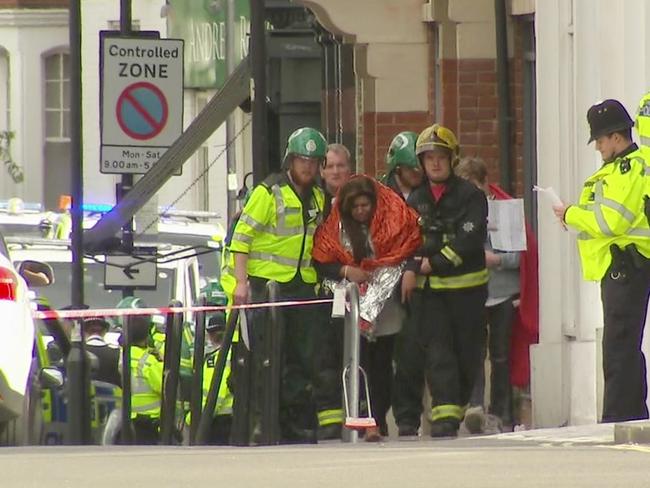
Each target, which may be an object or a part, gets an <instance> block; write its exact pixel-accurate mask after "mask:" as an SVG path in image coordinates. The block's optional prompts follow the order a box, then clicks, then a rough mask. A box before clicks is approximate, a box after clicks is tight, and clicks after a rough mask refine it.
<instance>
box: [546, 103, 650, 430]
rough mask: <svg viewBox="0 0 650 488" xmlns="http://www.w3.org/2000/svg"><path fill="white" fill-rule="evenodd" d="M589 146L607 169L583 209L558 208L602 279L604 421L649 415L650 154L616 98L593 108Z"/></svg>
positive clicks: (590, 185)
mask: <svg viewBox="0 0 650 488" xmlns="http://www.w3.org/2000/svg"><path fill="white" fill-rule="evenodd" d="M587 122H588V123H589V128H590V130H591V137H590V138H589V143H591V142H593V141H595V142H596V150H597V151H598V152H600V154H601V156H602V158H603V165H602V166H601V167H600V168H599V169H598V170H597V171H596V172H595V173H594V174H593V175H591V176H590V177H589V178H587V180H586V181H585V183H584V186H583V189H582V193H581V194H580V199H579V201H578V203H577V204H576V205H568V206H567V205H564V204H558V205H554V206H553V210H554V212H555V215H557V217H558V218H560V219H562V221H563V222H564V223H565V224H566V225H567V226H569V227H571V228H573V229H576V230H577V231H578V232H579V234H578V251H579V252H580V261H581V263H582V273H583V277H584V278H585V279H586V280H592V281H600V290H601V299H602V302H603V319H604V331H603V371H604V375H605V397H604V403H603V418H602V421H603V422H617V421H625V420H635V419H645V418H648V409H647V407H646V403H645V399H646V393H647V384H646V365H645V358H644V356H643V352H642V351H641V339H642V337H643V327H644V323H645V317H646V310H647V308H648V294H649V293H650V260H649V259H648V258H650V239H649V238H650V228H649V227H648V220H647V218H646V216H645V214H644V204H645V197H646V193H647V187H648V183H647V179H648V177H647V172H648V159H647V153H646V152H645V151H642V150H640V149H639V147H638V146H637V145H636V144H634V143H633V142H632V126H633V125H634V122H633V121H632V119H631V117H630V115H629V114H628V112H627V110H625V107H623V105H622V104H621V103H620V102H619V101H617V100H612V99H609V100H605V101H603V102H600V103H597V104H595V105H593V106H592V107H590V108H589V110H588V111H587Z"/></svg>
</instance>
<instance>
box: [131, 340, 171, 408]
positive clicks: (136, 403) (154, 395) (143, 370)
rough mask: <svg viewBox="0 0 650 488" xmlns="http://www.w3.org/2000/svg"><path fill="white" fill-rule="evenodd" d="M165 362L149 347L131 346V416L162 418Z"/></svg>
mask: <svg viewBox="0 0 650 488" xmlns="http://www.w3.org/2000/svg"><path fill="white" fill-rule="evenodd" d="M162 380H163V364H162V363H161V362H160V361H159V360H158V358H156V356H154V355H153V354H152V353H151V352H149V350H148V349H146V348H142V347H139V346H132V347H131V418H135V417H137V416H139V415H144V416H146V417H151V418H160V400H161V397H162Z"/></svg>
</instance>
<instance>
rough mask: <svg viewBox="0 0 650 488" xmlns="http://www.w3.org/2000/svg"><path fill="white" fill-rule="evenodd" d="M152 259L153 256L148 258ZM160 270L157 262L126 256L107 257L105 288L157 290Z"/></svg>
mask: <svg viewBox="0 0 650 488" xmlns="http://www.w3.org/2000/svg"><path fill="white" fill-rule="evenodd" d="M147 257H148V258H151V256H147ZM157 275H158V270H157V267H156V262H155V261H145V260H143V259H142V257H140V258H139V257H138V256H129V255H124V254H117V255H106V262H105V266H104V288H106V289H112V288H140V289H155V288H156V278H157Z"/></svg>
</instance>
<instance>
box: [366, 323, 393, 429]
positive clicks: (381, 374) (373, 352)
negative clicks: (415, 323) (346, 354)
mask: <svg viewBox="0 0 650 488" xmlns="http://www.w3.org/2000/svg"><path fill="white" fill-rule="evenodd" d="M394 344H395V335H394V334H393V335H385V336H380V337H377V338H376V339H375V340H374V341H369V340H367V339H366V338H365V337H362V338H361V348H360V349H361V350H360V364H361V367H362V368H363V370H364V371H365V372H366V376H367V377H368V390H370V406H371V407H372V416H373V418H374V419H375V422H377V427H379V430H380V432H381V435H383V436H387V435H388V424H387V423H386V414H387V413H388V410H389V409H390V397H391V387H392V382H393V346H394Z"/></svg>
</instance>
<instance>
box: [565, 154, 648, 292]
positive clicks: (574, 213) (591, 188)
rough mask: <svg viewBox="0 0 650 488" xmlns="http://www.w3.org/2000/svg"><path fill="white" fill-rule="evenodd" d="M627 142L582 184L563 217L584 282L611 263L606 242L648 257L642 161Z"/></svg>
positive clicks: (643, 156) (644, 162)
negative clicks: (574, 238) (573, 234)
mask: <svg viewBox="0 0 650 488" xmlns="http://www.w3.org/2000/svg"><path fill="white" fill-rule="evenodd" d="M646 154H647V153H645V152H642V151H641V150H639V148H638V147H637V146H636V144H633V145H632V146H630V148H628V149H627V150H626V151H624V152H623V153H622V154H620V155H619V156H618V157H617V158H616V159H615V160H614V161H611V162H608V163H605V164H603V165H602V166H601V167H600V169H599V170H598V171H596V172H595V173H594V174H593V175H591V176H590V177H589V178H588V179H587V181H585V183H584V187H583V189H582V193H581V194H580V199H579V201H578V204H577V205H571V206H570V207H569V208H568V209H567V211H566V213H565V215H564V221H565V222H566V224H567V225H569V226H570V227H573V228H574V229H577V230H578V231H579V234H578V250H579V251H580V260H581V262H582V273H583V276H584V278H585V280H596V281H597V280H601V279H602V278H603V276H604V275H605V272H606V271H607V269H608V268H609V266H610V264H611V262H612V256H611V252H610V246H611V245H612V244H616V245H617V246H618V247H620V248H621V249H624V248H625V247H626V246H627V245H629V244H635V245H636V247H637V249H638V251H639V252H640V253H641V254H643V255H644V256H645V257H647V258H650V228H649V226H648V220H647V219H646V217H645V214H644V203H645V202H644V197H645V195H646V194H647V187H648V175H649V174H650V170H649V169H648V161H647V159H646Z"/></svg>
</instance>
